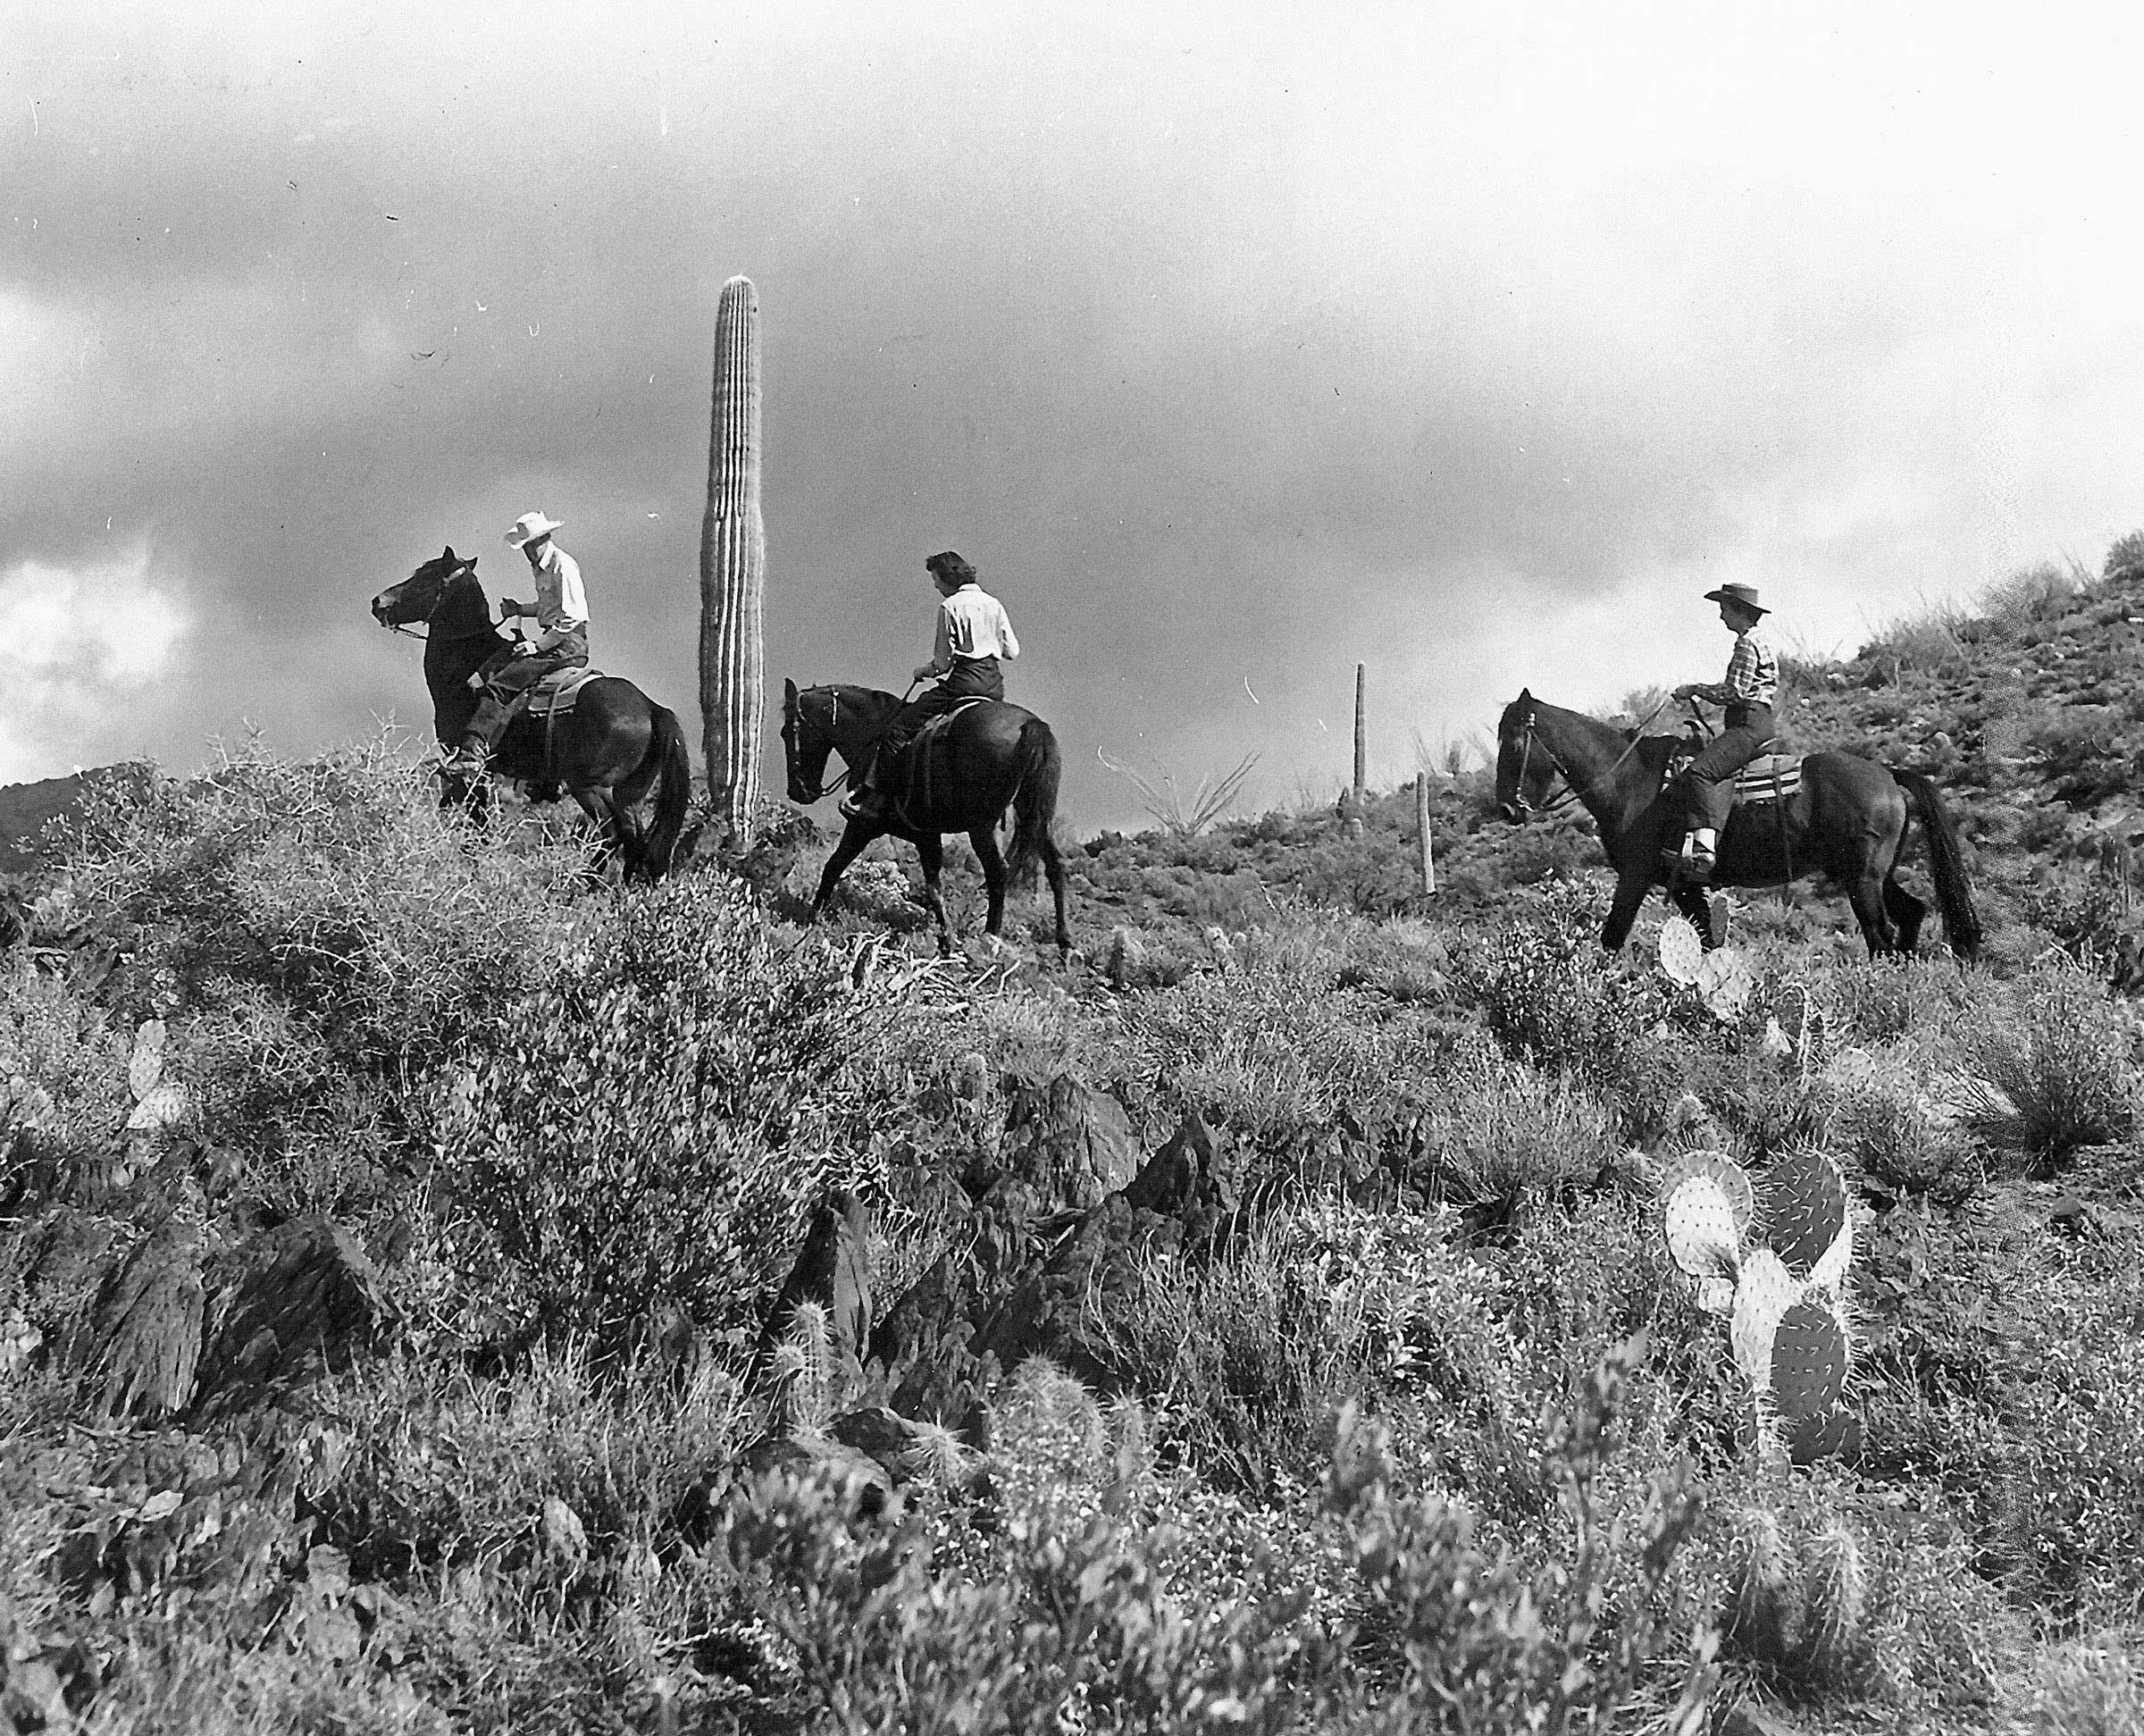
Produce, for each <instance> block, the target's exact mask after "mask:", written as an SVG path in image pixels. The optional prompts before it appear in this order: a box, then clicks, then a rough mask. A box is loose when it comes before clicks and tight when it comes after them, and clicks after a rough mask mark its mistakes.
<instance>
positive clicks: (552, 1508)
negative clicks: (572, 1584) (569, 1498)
mask: <svg viewBox="0 0 2144 1736" xmlns="http://www.w3.org/2000/svg"><path fill="white" fill-rule="evenodd" d="M536 1534H537V1536H538V1538H539V1539H541V1541H542V1544H543V1552H544V1554H545V1555H547V1556H549V1557H550V1558H551V1559H552V1560H553V1561H556V1562H560V1563H563V1564H565V1565H566V1566H568V1567H578V1566H579V1565H580V1564H582V1562H584V1561H586V1560H587V1559H588V1527H587V1526H585V1525H583V1524H582V1522H581V1515H580V1514H577V1513H575V1512H574V1510H573V1509H572V1508H571V1507H569V1506H567V1505H566V1504H565V1502H564V1501H562V1500H560V1499H559V1498H558V1497H557V1496H556V1495H547V1496H545V1497H543V1517H542V1518H541V1519H540V1521H538V1522H537V1526H536Z"/></svg>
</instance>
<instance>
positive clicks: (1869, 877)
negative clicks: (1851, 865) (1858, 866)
mask: <svg viewBox="0 0 2144 1736" xmlns="http://www.w3.org/2000/svg"><path fill="white" fill-rule="evenodd" d="M1847 903H1849V904H1851V905H1852V906H1853V907H1854V918H1855V921H1857V922H1859V923H1860V924H1861V937H1862V939H1863V940H1864V941H1866V942H1867V943H1868V944H1869V956H1870V957H1871V958H1872V959H1880V958H1882V957H1884V956H1885V955H1886V954H1887V953H1890V952H1897V950H1898V932H1897V929H1895V928H1893V927H1891V918H1890V915H1889V911H1887V910H1885V908H1884V903H1885V901H1884V896H1883V882H1882V880H1881V879H1880V878H1879V877H1878V876H1877V874H1876V871H1875V870H1874V869H1873V868H1863V870H1862V871H1861V872H1860V873H1859V874H1857V875H1855V876H1854V877H1853V879H1852V881H1850V882H1849V883H1848V885H1847Z"/></svg>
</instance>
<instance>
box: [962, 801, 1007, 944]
mask: <svg viewBox="0 0 2144 1736" xmlns="http://www.w3.org/2000/svg"><path fill="white" fill-rule="evenodd" d="M997 833H998V829H997V827H996V826H976V828H975V830H974V831H972V832H970V833H969V834H967V841H968V843H970V844H972V845H974V846H975V851H976V860H977V861H978V862H980V863H982V864H983V886H984V891H985V892H987V893H989V894H990V919H989V920H988V921H986V922H985V923H984V925H983V932H984V934H986V935H994V934H996V933H997V932H998V931H999V929H1000V928H1001V927H1003V926H1004V922H1005V857H1004V854H1003V852H1001V851H1000V850H999V849H998V836H997Z"/></svg>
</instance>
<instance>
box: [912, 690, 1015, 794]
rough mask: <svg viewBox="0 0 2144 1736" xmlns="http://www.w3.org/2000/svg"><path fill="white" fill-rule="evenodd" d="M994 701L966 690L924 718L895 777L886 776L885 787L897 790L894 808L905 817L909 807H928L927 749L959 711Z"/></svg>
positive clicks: (994, 702)
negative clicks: (944, 708) (952, 703)
mask: <svg viewBox="0 0 2144 1736" xmlns="http://www.w3.org/2000/svg"><path fill="white" fill-rule="evenodd" d="M996 703H997V701H996V700H992V699H991V698H990V697H989V696H988V695H987V694H984V693H969V694H966V695H964V696H963V697H962V698H961V699H960V700H958V701H956V702H955V703H954V705H953V707H952V709H951V710H948V711H941V712H939V713H937V714H936V715H935V716H934V717H927V718H925V720H924V725H923V727H922V728H921V729H919V730H917V732H916V733H915V734H913V735H911V736H910V737H909V739H908V742H906V744H905V745H903V746H902V748H901V750H900V753H899V755H898V756H896V758H895V760H894V764H893V767H892V771H893V773H894V776H892V777H889V778H888V779H887V780H886V782H885V784H884V788H886V789H887V790H889V791H893V792H897V793H898V794H897V796H896V800H895V804H894V805H895V808H896V810H897V811H898V812H899V813H900V814H901V815H902V816H904V817H905V816H906V815H907V814H908V813H909V812H910V811H911V810H917V811H928V809H929V808H930V806H931V755H930V749H931V745H932V743H933V742H935V741H936V740H937V739H938V737H939V736H941V735H942V734H945V731H946V729H947V727H948V726H949V725H951V723H952V721H953V719H954V718H956V717H959V715H960V714H961V713H962V712H964V711H967V710H969V709H972V708H974V707H976V706H978V705H994V704H996Z"/></svg>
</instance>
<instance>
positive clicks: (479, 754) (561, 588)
mask: <svg viewBox="0 0 2144 1736" xmlns="http://www.w3.org/2000/svg"><path fill="white" fill-rule="evenodd" d="M560 522H561V521H559V520H557V519H555V518H547V517H546V516H544V515H543V514H542V513H540V512H524V513H523V514H522V516H520V517H519V518H517V519H515V521H514V528H513V529H512V530H510V531H508V532H507V547H508V548H509V549H520V550H521V551H522V553H523V554H524V555H526V556H527V557H528V558H529V566H530V567H531V569H532V571H533V572H534V573H535V574H536V600H535V601H534V602H533V603H519V602H515V600H514V599H513V598H511V597H502V598H500V599H499V603H498V614H499V620H500V623H501V625H504V624H505V623H506V622H507V621H512V620H515V619H516V618H519V617H522V616H531V615H532V616H535V617H536V626H537V634H536V637H535V638H533V639H517V640H515V642H514V643H513V644H511V645H509V646H507V647H504V648H502V649H501V650H499V651H498V653H497V654H496V655H495V656H493V657H491V658H487V659H486V660H485V662H484V664H483V667H482V668H480V669H478V670H477V672H476V673H475V674H474V675H472V676H470V678H469V684H470V685H471V686H472V687H479V688H481V689H482V692H483V698H482V700H481V701H480V702H479V703H478V705H477V708H476V713H475V715H474V716H473V717H471V718H470V719H469V726H468V728H467V730H465V732H464V734H463V735H462V744H461V746H460V747H458V748H457V749H456V750H455V751H454V752H453V753H451V754H449V755H448V757H447V759H445V760H443V761H442V762H441V764H440V770H441V771H443V772H446V773H448V775H450V776H456V777H472V778H473V777H476V776H480V775H481V774H482V771H483V769H484V762H485V761H486V760H488V759H490V757H491V751H492V750H493V749H494V748H496V747H497V746H498V738H499V736H500V735H501V734H504V733H505V731H506V727H507V724H508V722H510V721H511V720H512V718H513V717H514V714H515V712H516V711H518V710H519V709H521V707H522V706H523V704H524V703H525V702H526V700H527V699H528V693H529V690H530V689H531V688H532V687H533V686H535V684H536V683H538V682H539V681H540V680H542V679H543V677H544V676H546V675H549V674H551V673H552V672H553V671H555V670H558V669H568V668H577V667H582V666H584V665H585V664H586V663H587V662H588V597H587V594H586V593H585V592H584V591H582V588H581V565H580V563H579V562H578V561H576V560H575V559H574V558H573V557H572V556H571V555H569V554H567V553H566V552H565V549H561V548H560V547H559V546H558V545H557V543H556V542H554V541H552V540H551V533H552V532H553V531H555V530H557V529H558V527H559V524H560Z"/></svg>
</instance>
